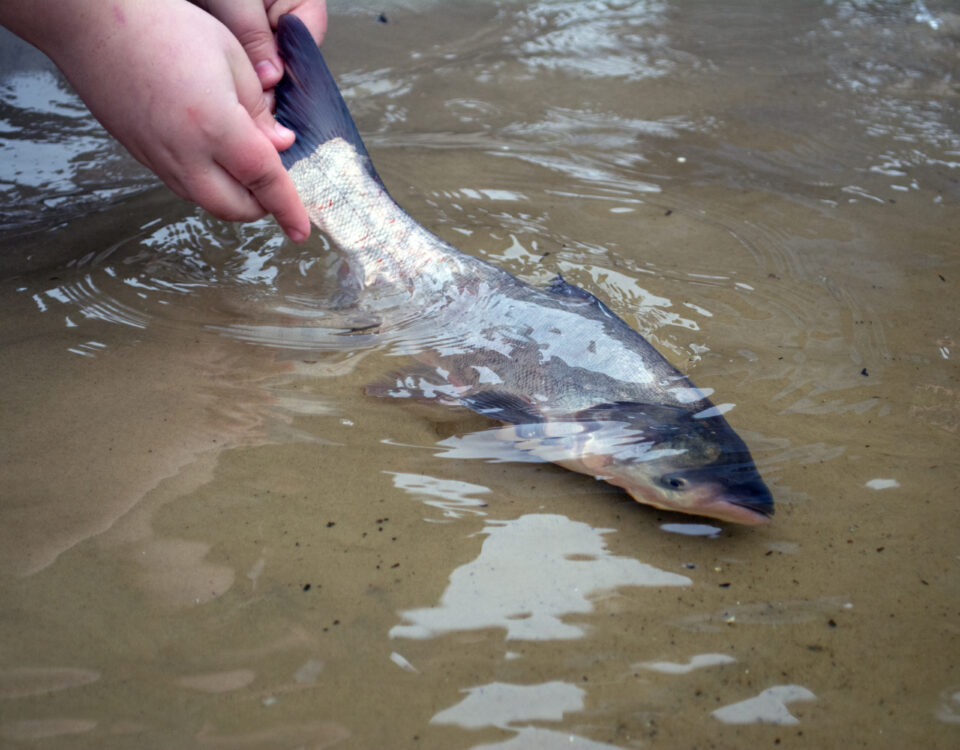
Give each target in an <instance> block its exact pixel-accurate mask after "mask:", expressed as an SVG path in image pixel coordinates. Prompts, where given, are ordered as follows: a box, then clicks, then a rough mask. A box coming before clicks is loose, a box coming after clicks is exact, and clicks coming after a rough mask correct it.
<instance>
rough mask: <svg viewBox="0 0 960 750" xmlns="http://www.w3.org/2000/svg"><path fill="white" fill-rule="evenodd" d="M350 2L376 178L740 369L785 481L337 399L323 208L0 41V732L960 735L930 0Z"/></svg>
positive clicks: (952, 204)
mask: <svg viewBox="0 0 960 750" xmlns="http://www.w3.org/2000/svg"><path fill="white" fill-rule="evenodd" d="M344 6H346V4H336V3H332V22H331V32H330V36H329V39H328V42H327V43H326V45H325V51H326V55H327V58H328V61H329V62H330V64H331V67H332V68H333V69H334V71H335V73H337V75H338V76H339V78H340V80H341V82H342V84H343V88H344V93H345V95H346V98H347V100H348V101H349V102H350V104H351V107H352V109H353V111H354V114H355V116H356V118H357V121H358V124H359V127H360V130H361V132H362V133H363V134H364V137H365V138H366V141H367V145H368V147H369V149H370V152H371V154H372V156H373V159H374V161H375V163H376V164H377V166H378V169H379V171H380V173H381V175H382V176H383V178H384V181H385V182H386V183H387V185H388V187H389V188H390V190H391V191H392V193H393V194H394V196H395V197H396V198H397V200H398V201H399V202H400V203H401V205H403V206H404V207H405V208H406V209H407V210H408V211H409V212H410V213H411V214H412V215H413V216H414V217H416V218H417V219H418V220H419V221H421V222H422V223H424V225H426V226H427V227H428V228H430V229H431V230H433V231H435V232H437V233H438V234H439V235H441V236H442V237H444V238H445V239H447V240H449V241H451V242H453V243H454V244H455V245H457V246H458V247H460V248H462V249H463V250H465V251H467V252H470V253H473V254H476V255H479V256H481V257H485V258H487V259H490V260H492V261H494V262H496V263H498V264H500V265H502V266H504V267H505V268H507V269H508V270H510V271H511V272H513V273H515V274H517V275H518V276H520V277H521V278H522V279H524V280H526V281H529V282H531V283H537V284H542V283H546V282H547V281H548V280H549V279H550V278H551V277H552V276H553V275H554V274H555V273H556V272H557V271H561V272H562V273H563V274H564V276H565V277H567V278H568V279H569V280H571V281H572V282H575V283H578V284H580V285H582V286H584V287H586V288H588V289H590V290H591V291H594V292H595V293H597V294H598V295H599V296H601V297H602V298H603V299H605V300H606V301H607V302H609V304H610V305H611V306H612V307H613V308H614V310H615V311H616V312H617V313H618V314H619V315H621V316H622V317H624V319H626V320H627V321H628V322H630V323H631V324H633V325H635V326H636V327H637V328H638V330H640V331H642V332H643V333H644V334H645V335H646V336H647V337H648V338H649V339H650V340H651V341H652V342H653V343H654V344H655V345H657V347H658V348H659V349H660V350H661V351H662V352H663V353H664V354H665V355H666V356H667V357H668V358H669V359H670V360H671V361H672V362H673V363H674V364H676V365H677V366H678V367H679V368H680V369H681V370H682V371H684V372H685V373H687V374H689V375H690V377H691V378H692V379H693V380H694V381H695V382H696V383H697V384H698V385H700V386H702V387H710V388H712V389H714V391H715V395H714V397H713V398H714V401H716V402H717V403H720V402H724V403H731V404H736V407H735V408H734V409H733V410H732V411H731V412H729V413H728V415H727V416H728V419H729V420H730V422H731V423H732V424H733V426H734V427H735V428H736V429H737V430H738V431H739V433H740V434H741V435H742V436H743V437H744V439H745V440H746V441H747V442H748V444H749V445H750V447H751V449H752V450H753V452H754V455H755V457H756V458H757V460H758V464H759V466H760V468H761V470H762V472H763V474H764V476H765V478H766V479H767V480H768V483H769V484H770V485H771V488H772V490H773V493H774V497H775V500H776V502H777V515H776V517H775V518H774V520H773V522H772V523H771V524H769V525H767V526H765V527H762V528H741V527H728V526H724V525H722V524H714V523H709V522H700V521H699V520H698V519H696V518H693V517H684V516H679V515H673V514H668V513H663V512H660V511H656V510H654V509H652V508H647V507H643V506H640V505H637V504H636V503H634V502H633V501H632V500H630V499H629V498H628V497H627V496H626V495H624V494H622V493H621V492H619V491H618V490H616V489H615V488H613V487H610V486H608V485H604V484H601V483H598V482H596V481H595V480H592V479H590V478H588V477H585V476H582V475H577V474H573V473H571V472H567V471H564V470H563V469H560V468H558V467H556V466H553V465H550V464H543V463H533V462H527V461H522V460H518V457H517V456H516V455H513V454H511V455H503V454H502V451H500V450H499V449H498V448H497V446H496V445H495V444H494V443H493V442H492V441H491V440H489V433H488V432H487V429H488V428H489V427H490V426H491V423H490V422H488V421H486V420H484V419H482V418H480V417H478V416H476V415H472V414H470V413H469V412H465V411H458V410H453V409H443V408H440V407H431V406H427V405H413V404H411V405H407V404H403V403H400V402H397V401H392V400H389V399H378V398H373V397H371V396H368V395H366V393H365V392H364V386H366V385H368V384H371V383H376V382H379V381H381V380H382V379H383V378H384V376H385V375H386V374H387V373H389V372H391V371H393V370H395V369H396V368H397V367H398V366H400V360H398V359H397V358H396V357H392V356H390V352H389V349H386V348H384V347H382V346H379V345H378V342H377V341H376V340H375V339H372V338H371V337H369V336H366V335H364V333H363V324H364V322H363V320H357V321H353V322H354V323H355V324H356V327H357V329H358V332H357V333H355V334H353V335H346V336H345V335H337V334H335V333H334V332H333V329H337V328H338V327H340V326H342V324H343V323H344V321H343V320H342V318H341V317H339V316H338V313H337V297H338V294H339V295H341V296H342V294H343V293H342V292H339V291H338V286H337V273H338V261H337V258H336V255H335V254H334V253H332V252H331V251H329V248H327V247H326V246H325V243H324V241H323V239H322V238H321V237H315V238H314V239H313V240H311V242H310V243H309V244H308V246H306V247H293V246H291V245H289V244H287V243H285V242H284V241H283V240H282V238H281V236H280V234H279V232H278V230H277V229H276V227H275V226H274V225H273V224H272V223H270V222H266V221H264V222H259V223H257V224H253V225H249V226H243V227H241V226H232V225H225V224H222V223H220V222H217V221H215V220H213V219H211V218H210V217H209V216H206V215H205V214H203V213H202V212H200V211H198V210H195V209H193V208H192V207H191V206H188V205H185V204H183V203H182V202H180V201H179V200H178V199H176V198H175V197H173V196H172V195H171V194H169V193H168V192H167V191H166V190H164V189H163V188H157V187H155V186H154V185H155V183H154V182H153V181H152V180H151V178H150V177H149V175H146V174H145V173H144V172H143V171H142V170H141V169H139V168H138V167H137V166H136V165H135V164H134V163H133V162H132V161H131V160H129V159H128V158H127V157H125V156H124V155H123V153H122V151H121V150H120V149H119V148H118V147H117V146H116V145H115V144H113V142H112V141H111V140H110V139H109V137H108V136H106V135H105V134H104V133H103V132H102V131H101V130H99V128H98V127H97V126H96V125H95V123H93V121H92V120H90V118H89V116H88V115H86V114H85V113H84V110H83V109H82V106H81V105H80V104H79V103H78V102H77V100H76V99H75V98H74V97H73V95H72V94H71V93H70V92H69V89H68V88H67V87H66V85H65V84H63V83H62V82H61V81H60V80H59V78H57V77H56V76H55V75H54V74H53V73H52V72H51V71H50V68H49V66H48V65H46V64H45V63H44V62H43V60H42V58H38V57H37V56H36V55H32V54H30V53H29V50H26V49H25V48H23V47H22V46H19V45H17V44H14V43H13V42H12V41H11V40H10V39H8V38H7V37H3V39H2V44H0V49H2V51H0V62H2V64H3V77H2V81H0V120H2V127H0V155H2V156H0V195H2V196H3V201H4V212H3V217H2V218H0V222H2V230H0V231H2V234H0V289H2V291H0V293H2V295H3V298H4V300H5V304H4V305H3V310H2V312H0V341H2V344H3V346H2V348H0V358H2V359H0V373H2V384H3V387H2V389H0V394H2V395H0V399H2V404H3V405H2V412H0V413H2V415H3V416H2V419H3V438H2V441H0V461H2V465H3V466H4V471H3V472H2V475H0V482H2V485H0V498H2V499H0V601H2V603H3V604H2V610H0V613H2V614H0V746H2V747H32V746H37V747H51V748H86V747H90V748H94V747H95V748H132V747H136V748H153V747H156V748H168V747H198V748H204V747H225V748H260V747H263V748H299V747H306V748H321V747H333V746H337V747H351V748H353V747H356V748H372V747H397V748H401V747H411V748H412V747H425V748H464V749H466V748H481V747H482V748H491V747H496V748H511V749H512V748H534V747H536V748H554V747H565V748H566V747H574V748H584V749H587V748H600V747H619V748H633V747H641V746H661V747H668V748H673V747H720V748H725V747H742V746H746V745H747V744H750V745H758V746H764V745H767V746H773V745H780V746H809V747H837V746H841V745H842V746H865V747H871V748H876V747H890V748H899V747H952V746H955V745H956V744H957V743H958V742H960V734H958V733H960V645H958V644H960V624H958V623H960V620H958V615H960V612H958V601H960V599H958V594H960V591H958V589H960V585H958V583H960V575H958V565H960V555H958V545H957V542H958V538H960V537H958V532H960V523H958V521H960V518H958V515H960V514H958V510H957V502H956V495H957V491H958V483H957V476H958V474H957V470H956V459H955V454H956V446H957V431H958V427H960V383H958V370H957V367H956V364H955V362H956V357H957V340H958V337H960V334H958V330H957V328H958V320H960V310H958V307H960V306H958V302H957V299H958V294H957V281H958V278H960V262H958V253H957V242H958V237H960V234H958V230H960V211H958V210H957V204H958V202H960V183H958V177H960V118H958V114H957V113H958V112H960V107H958V98H960V97H958V89H957V79H958V75H960V64H958V54H960V16H958V15H957V14H956V12H955V11H954V10H953V9H952V6H951V4H950V3H948V2H927V3H925V4H924V3H920V2H912V3H911V2H866V1H865V0H863V1H860V2H827V3H807V2H796V3H792V2H791V3H786V2H782V3H775V4H774V3H767V4H762V5H758V4H756V3H752V2H736V1H735V0H724V2H723V3H712V4H709V6H708V5H707V4H702V3H693V2H669V3H668V2H653V1H651V2H612V1H607V2H562V1H559V0H558V1H548V0H540V1H538V2H525V3H509V2H503V3H456V4H452V3H451V4H441V3H423V2H412V0H411V1H408V2H401V1H400V0H396V1H395V2H387V3H384V4H381V5H378V6H377V7H376V9H373V8H372V6H360V7H359V9H358V7H357V4H350V8H346V7H344ZM380 12H382V13H383V14H384V16H385V18H386V20H387V23H382V22H380V21H378V20H377V14H378V13H380ZM340 301H341V302H342V300H340ZM348 323H349V321H348Z"/></svg>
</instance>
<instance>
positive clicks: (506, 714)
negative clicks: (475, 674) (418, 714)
mask: <svg viewBox="0 0 960 750" xmlns="http://www.w3.org/2000/svg"><path fill="white" fill-rule="evenodd" d="M463 692H465V693H466V694H467V697H466V698H464V699H463V700H462V701H460V702H459V703H458V704H457V705H455V706H451V707H450V708H447V709H444V710H443V711H441V712H440V713H438V714H436V715H434V717H433V718H432V719H430V723H431V724H456V725H457V726H461V727H463V728H464V729H479V728H480V727H487V726H490V727H501V728H503V727H507V726H508V725H510V724H516V723H518V722H522V721H536V720H541V721H551V720H552V721H559V720H560V719H562V718H563V715H564V714H565V713H567V712H571V711H582V710H583V699H584V696H585V695H586V691H585V690H583V689H582V688H579V687H577V686H576V685H570V684H568V683H566V682H546V683H543V684H542V685H507V684H504V683H502V682H494V683H491V684H489V685H480V686H479V687H474V688H469V689H467V690H464V691H463Z"/></svg>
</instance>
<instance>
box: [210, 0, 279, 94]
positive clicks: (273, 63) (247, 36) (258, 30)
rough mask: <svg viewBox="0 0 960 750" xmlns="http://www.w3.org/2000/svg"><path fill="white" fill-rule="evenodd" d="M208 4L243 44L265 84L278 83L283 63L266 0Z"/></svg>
mask: <svg viewBox="0 0 960 750" xmlns="http://www.w3.org/2000/svg"><path fill="white" fill-rule="evenodd" d="M204 6H205V7H206V9H207V10H208V11H209V12H210V14H211V15H213V16H215V17H216V18H217V19H218V20H219V21H220V22H221V23H222V24H223V25H224V26H226V27H227V28H228V29H230V31H231V32H232V33H233V35H234V36H235V37H236V38H237V40H238V41H239V42H240V44H241V45H242V46H243V49H244V51H245V52H246V53H247V57H248V58H249V60H250V63H251V65H253V69H254V70H255V71H256V72H257V77H258V78H259V79H260V85H261V86H262V88H263V89H264V90H266V89H270V88H273V87H274V86H276V85H277V83H278V82H279V81H280V79H281V78H282V77H283V63H282V62H281V61H280V55H279V54H278V53H277V43H276V40H275V39H274V37H273V30H272V29H271V28H270V21H269V20H268V19H267V14H266V11H265V9H264V5H263V0H207V2H205V3H204Z"/></svg>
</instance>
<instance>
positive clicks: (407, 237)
mask: <svg viewBox="0 0 960 750" xmlns="http://www.w3.org/2000/svg"><path fill="white" fill-rule="evenodd" d="M277 40H278V44H279V47H280V53H281V56H282V57H283V60H284V62H285V65H286V74H285V77H284V79H283V80H282V81H281V83H280V84H279V85H278V86H277V89H276V101H277V119H278V120H279V121H280V122H282V123H283V124H284V125H286V126H287V127H289V128H291V129H292V130H293V131H294V132H295V133H296V134H297V139H296V142H295V143H294V145H293V146H292V147H291V148H289V149H288V150H287V151H284V152H283V153H282V154H281V156H282V158H283V162H284V166H285V167H286V169H287V171H288V172H289V174H290V176H291V177H292V178H293V181H294V183H295V184H296V186H297V190H298V192H299V194H300V197H301V198H302V200H303V203H304V205H305V206H306V208H307V211H308V213H309V215H310V219H311V221H312V222H313V223H314V224H315V225H316V226H317V227H319V228H320V229H321V230H322V231H323V232H324V233H325V234H326V235H327V236H328V237H329V238H330V239H331V240H332V242H333V243H334V244H335V245H337V246H338V247H339V248H340V249H341V250H342V251H343V253H344V254H345V256H346V258H347V259H348V262H349V264H350V265H351V268H352V270H353V271H354V273H355V274H356V275H357V277H358V278H357V280H358V284H359V286H360V287H361V288H362V289H363V290H364V292H365V293H368V294H369V296H370V297H371V298H373V299H375V300H377V301H378V302H377V303H378V305H379V308H380V309H381V310H384V311H387V310H389V311H391V312H392V314H393V315H394V317H396V316H397V315H398V314H399V315H400V316H401V317H405V318H406V319H405V320H403V321H402V325H400V323H399V322H398V321H396V320H394V321H393V323H392V325H393V329H394V331H395V332H398V333H397V335H396V336H395V338H394V352H393V353H400V354H409V355H411V356H413V357H415V358H416V359H417V360H419V362H420V366H419V369H418V370H417V371H415V372H413V371H411V372H409V373H407V374H405V375H400V376H397V377H396V379H395V382H393V383H391V384H389V385H387V386H385V387H384V388H382V389H381V391H382V392H383V393H384V394H385V395H392V396H397V397H415V398H433V399H436V400H438V401H440V402H443V403H449V404H456V405H459V406H464V407H467V408H469V409H472V410H473V411H475V412H477V413H480V414H483V415H486V416H489V417H491V418H493V419H496V420H499V421H501V422H504V423H506V424H507V425H508V427H507V428H505V429H504V430H502V431H501V432H504V433H506V435H505V436H506V437H507V439H509V440H511V441H512V442H514V443H515V444H516V446H517V447H518V448H520V449H522V450H525V451H528V452H530V453H533V454H535V455H537V456H539V457H540V458H543V459H545V460H548V461H552V462H554V463H557V464H560V465H562V466H565V467H567V468H570V469H573V470H574V471H578V472H582V473H585V474H589V475H592V476H595V477H597V478H598V479H603V480H605V481H607V482H609V483H610V484H613V485H616V486H619V487H623V488H624V489H625V490H626V491H627V492H629V493H630V495H632V496H633V498H635V499H636V500H638V501H639V502H641V503H646V504H648V505H653V506H655V507H657V508H664V509H669V510H674V511H680V512H683V513H692V514H696V515H701V516H710V517H713V518H719V519H722V520H726V521H733V522H738V523H744V524H758V523H762V522H764V521H767V520H768V519H769V517H770V516H771V515H772V514H773V500H772V498H771V495H770V491H769V490H768V489H767V487H766V485H765V484H764V482H763V479H762V478H761V477H760V474H759V473H758V471H757V468H756V466H755V464H754V461H753V458H752V457H751V455H750V451H749V450H748V449H747V446H746V445H745V444H744V442H743V440H741V439H740V437H739V436H738V435H737V434H736V433H735V432H734V431H733V429H732V428H731V427H730V425H729V424H728V423H727V421H726V420H725V419H724V418H723V416H721V414H720V413H719V411H718V410H717V408H716V407H714V405H713V404H711V403H710V401H709V400H708V399H707V397H706V395H705V394H704V393H703V392H702V391H700V390H699V389H697V388H696V387H695V386H694V385H693V383H691V382H690V381H689V380H688V379H687V378H686V377H685V376H684V375H682V374H681V373H680V372H678V371H677V370H676V369H675V368H674V367H673V366H672V365H671V364H670V363H669V362H667V360H666V359H664V358H663V356H661V355H660V354H659V353H658V352H657V351H656V350H655V349H654V348H653V347H652V346H651V345H650V344H649V343H647V341H646V340H645V339H644V338H643V337H642V336H641V335H640V334H639V333H637V332H636V331H634V330H633V329H632V328H630V327H629V326H628V325H627V324H626V323H625V322H624V321H623V320H621V319H620V318H618V317H617V316H616V315H615V314H614V313H613V312H612V311H611V310H610V308H608V307H607V306H606V305H605V304H603V303H602V302H601V301H600V300H599V299H597V298H596V297H594V296H593V295H592V294H590V293H589V292H586V291H584V290H583V289H580V288H579V287H576V286H573V285H572V284H569V283H567V282H566V281H564V280H563V279H562V278H560V277H559V276H558V277H557V278H556V279H554V281H553V282H552V283H551V284H550V285H549V286H548V287H547V288H546V289H538V288H535V287H532V286H530V285H528V284H525V283H523V282H522V281H520V280H518V279H517V278H515V277H513V276H511V275H510V274H509V273H507V272H506V271H504V270H503V269H501V268H498V267H496V266H494V265H491V264H490V263H487V262H485V261H482V260H479V259H477V258H474V257H472V256H469V255H466V254H464V253H462V252H460V251H459V250H457V249H456V248H454V247H453V246H451V245H450V244H448V243H447V242H444V241H443V240H442V239H440V238H439V237H437V236H435V235H434V234H432V233H431V232H429V231H427V230H426V229H424V228H423V227H422V226H420V224H418V223H417V222H416V221H414V220H413V219H412V218H411V217H410V216H408V215H407V213H406V212H405V211H403V209H401V208H400V207H399V206H398V205H397V204H396V203H395V202H394V201H393V199H392V198H391V197H390V196H389V195H388V193H387V191H386V188H385V187H384V185H383V183H382V182H381V180H380V178H379V177H378V176H377V173H376V171H375V170H374V168H373V165H372V163H371V161H370V157H369V155H368V154H367V150H366V148H365V147H364V145H363V142H362V140H361V139H360V134H359V133H358V132H357V128H356V126H355V125H354V123H353V119H352V118H351V116H350V113H349V111H348V110H347V106H346V104H345V103H344V101H343V98H342V96H341V95H340V91H339V89H338V88H337V85H336V82H335V81H334V79H333V76H332V75H331V74H330V71H329V70H328V69H327V66H326V64H325V62H324V60H323V57H322V56H321V54H320V50H319V49H318V48H317V46H316V44H315V43H314V41H313V39H312V37H311V36H310V33H309V32H308V31H307V30H306V28H305V27H304V26H303V24H302V23H301V22H300V21H299V20H298V19H297V18H296V17H294V16H292V15H287V16H283V17H282V18H281V19H280V23H279V28H278V32H277ZM411 321H413V322H411ZM390 326H391V322H390V320H388V319H385V320H384V324H383V327H382V328H381V331H383V330H386V329H389V328H390ZM401 331H402V332H401Z"/></svg>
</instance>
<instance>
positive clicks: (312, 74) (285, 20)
mask: <svg viewBox="0 0 960 750" xmlns="http://www.w3.org/2000/svg"><path fill="white" fill-rule="evenodd" d="M277 46H278V47H279V48H280V57H281V58H282V59H283V62H284V64H285V67H286V71H285V73H284V76H283V80H281V81H280V83H278V84H277V87H276V90H275V91H276V98H277V113H276V116H277V120H278V121H279V122H280V123H281V124H283V125H286V126H287V127H288V128H290V129H291V130H292V131H293V132H294V133H296V134H297V140H296V141H294V144H293V145H292V146H291V147H290V148H288V149H287V150H286V151H282V152H281V153H280V158H281V159H282V161H283V166H284V167H285V168H286V169H290V167H291V166H293V164H295V163H296V162H298V161H300V159H303V158H305V157H307V156H309V155H310V154H312V153H313V152H314V150H316V148H317V146H319V145H321V144H323V143H326V142H327V141H329V140H332V139H334V138H343V139H344V140H345V141H347V142H348V143H350V144H351V145H352V146H353V147H354V148H355V149H356V151H357V153H358V154H360V155H361V156H363V157H366V162H367V164H366V166H367V170H368V171H369V172H370V174H371V175H372V176H374V177H376V176H377V175H376V171H375V170H374V169H373V165H372V164H371V163H370V157H369V154H367V149H366V147H365V146H364V145H363V140H361V138H360V132H359V131H358V130H357V126H356V124H354V122H353V118H352V117H351V116H350V110H348V109H347V105H346V102H344V101H343V96H341V94H340V89H339V88H337V82H336V81H335V80H334V78H333V74H332V73H330V69H329V68H328V67H327V64H326V62H324V59H323V55H321V54H320V48H319V47H317V44H316V42H314V40H313V36H312V35H311V34H310V32H309V31H308V30H307V27H306V26H304V24H303V21H301V20H300V19H299V18H297V17H296V16H294V15H292V14H289V13H288V14H285V15H282V16H280V20H279V22H278V24H277Z"/></svg>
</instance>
